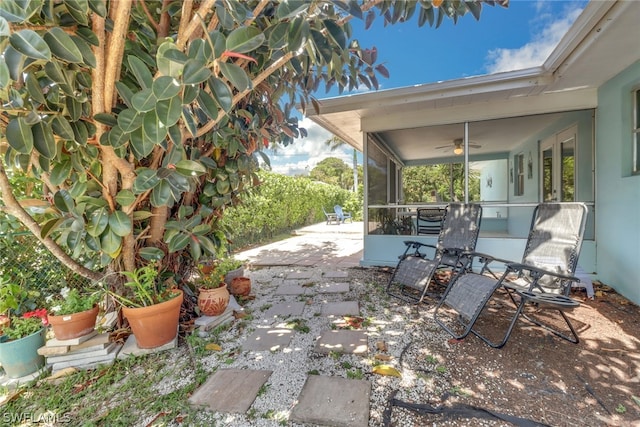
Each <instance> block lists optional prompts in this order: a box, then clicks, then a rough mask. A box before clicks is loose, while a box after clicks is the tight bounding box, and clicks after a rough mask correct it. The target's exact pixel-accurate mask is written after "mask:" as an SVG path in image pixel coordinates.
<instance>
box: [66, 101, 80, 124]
mask: <svg viewBox="0 0 640 427" xmlns="http://www.w3.org/2000/svg"><path fill="white" fill-rule="evenodd" d="M65 105H66V106H67V113H68V114H69V116H70V117H71V121H72V122H77V121H78V120H80V117H82V103H81V102H80V101H78V100H77V99H75V98H74V97H72V96H67V97H66V98H65Z"/></svg>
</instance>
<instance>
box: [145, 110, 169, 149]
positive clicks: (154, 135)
mask: <svg viewBox="0 0 640 427" xmlns="http://www.w3.org/2000/svg"><path fill="white" fill-rule="evenodd" d="M142 135H143V138H144V139H145V140H148V141H150V142H152V143H154V144H160V143H161V142H162V141H164V140H165V139H166V137H167V127H166V126H165V125H163V124H162V123H160V120H158V116H157V115H156V112H155V111H149V112H148V113H146V114H145V115H144V118H143V120H142Z"/></svg>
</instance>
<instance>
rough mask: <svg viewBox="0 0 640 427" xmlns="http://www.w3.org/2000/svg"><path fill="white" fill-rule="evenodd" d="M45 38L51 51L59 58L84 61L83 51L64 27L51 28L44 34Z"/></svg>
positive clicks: (68, 60) (73, 61)
mask: <svg viewBox="0 0 640 427" xmlns="http://www.w3.org/2000/svg"><path fill="white" fill-rule="evenodd" d="M43 38H44V41H45V42H47V44H48V45H49V48H50V49H51V53H53V54H54V55H55V56H57V57H58V58H60V59H62V60H64V61H67V62H72V63H81V62H82V59H83V58H82V52H80V49H78V46H77V45H76V44H75V43H74V42H73V40H72V39H71V37H70V36H69V34H67V33H65V32H64V30H63V29H62V28H60V27H54V28H52V29H50V30H49V31H48V32H46V33H45V34H44V36H43ZM94 59H95V58H94Z"/></svg>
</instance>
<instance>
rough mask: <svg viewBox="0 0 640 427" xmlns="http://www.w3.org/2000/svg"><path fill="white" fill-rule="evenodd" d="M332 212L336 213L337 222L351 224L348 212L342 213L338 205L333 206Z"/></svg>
mask: <svg viewBox="0 0 640 427" xmlns="http://www.w3.org/2000/svg"><path fill="white" fill-rule="evenodd" d="M333 211H334V212H335V213H336V216H337V217H338V220H339V221H341V222H343V223H344V222H345V221H346V220H349V221H351V222H353V221H352V219H351V213H350V212H343V211H342V206H340V205H335V206H334V207H333Z"/></svg>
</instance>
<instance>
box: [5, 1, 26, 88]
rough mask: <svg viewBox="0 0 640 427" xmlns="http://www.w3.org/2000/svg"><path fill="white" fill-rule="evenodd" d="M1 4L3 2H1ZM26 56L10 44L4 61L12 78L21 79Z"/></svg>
mask: <svg viewBox="0 0 640 427" xmlns="http://www.w3.org/2000/svg"><path fill="white" fill-rule="evenodd" d="M0 4H1V3H0ZM25 59H26V57H25V56H24V55H23V54H21V53H20V52H18V51H17V50H15V49H14V48H13V47H11V46H8V47H7V48H6V49H5V51H4V62H5V64H7V69H8V70H9V76H10V77H11V79H12V80H18V79H20V77H21V75H22V68H23V66H24V61H25Z"/></svg>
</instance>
